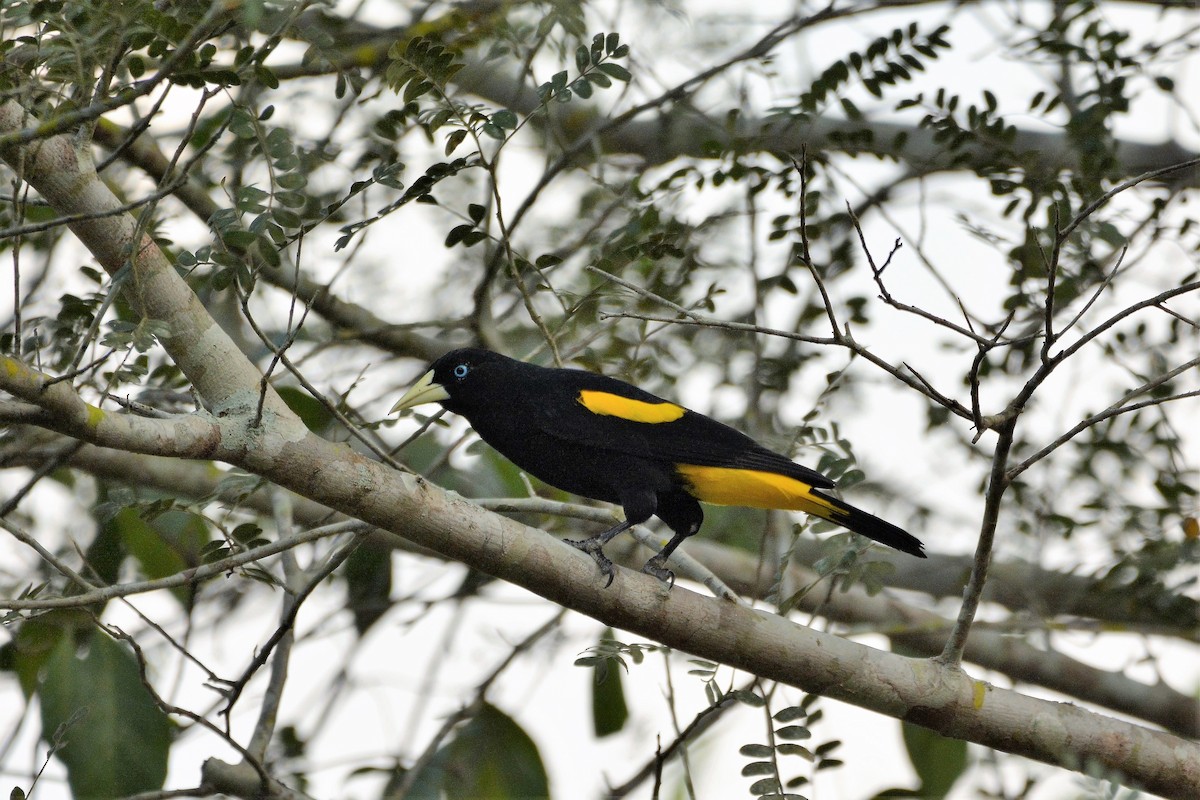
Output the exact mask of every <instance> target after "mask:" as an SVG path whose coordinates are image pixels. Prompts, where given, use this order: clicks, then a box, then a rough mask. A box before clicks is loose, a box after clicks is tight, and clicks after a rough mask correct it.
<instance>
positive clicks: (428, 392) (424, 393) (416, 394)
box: [388, 370, 450, 414]
mask: <svg viewBox="0 0 1200 800" xmlns="http://www.w3.org/2000/svg"><path fill="white" fill-rule="evenodd" d="M449 399H450V393H449V392H447V391H446V387H444V386H442V385H441V384H440V383H434V382H433V370H429V372H426V373H425V374H424V375H422V376H421V380H419V381H417V382H416V383H414V384H413V386H412V388H411V389H409V390H408V391H407V392H405V393H404V395H403V396H402V397H401V398H400V399H399V400H397V401H396V405H394V406H392V410H391V411H389V412H388V413H389V414H395V413H396V412H397V411H403V410H404V409H406V408H412V407H413V406H419V405H424V404H425V403H436V402H438V401H440V400H449Z"/></svg>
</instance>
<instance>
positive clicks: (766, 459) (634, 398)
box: [535, 371, 834, 488]
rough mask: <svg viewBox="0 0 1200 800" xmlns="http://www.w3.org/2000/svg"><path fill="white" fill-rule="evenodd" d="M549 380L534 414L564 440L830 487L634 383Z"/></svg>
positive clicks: (577, 376)
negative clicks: (545, 397) (551, 382)
mask: <svg viewBox="0 0 1200 800" xmlns="http://www.w3.org/2000/svg"><path fill="white" fill-rule="evenodd" d="M562 377H564V378H568V379H569V380H560V381H556V384H557V385H555V386H553V387H549V391H550V398H549V399H548V400H547V401H546V402H543V403H540V404H539V407H540V410H539V412H538V413H537V414H536V415H535V416H536V419H537V425H538V427H539V428H540V429H541V431H542V432H543V433H545V434H547V435H549V436H552V437H554V438H557V439H559V440H560V441H565V442H570V443H572V444H579V445H584V446H587V447H592V448H596V449H598V450H602V451H604V450H606V451H610V452H616V453H622V454H625V455H633V456H638V457H641V458H647V459H653V460H657V461H666V462H669V463H672V464H694V465H697V466H703V467H727V468H732V469H745V470H758V471H762V472H772V473H777V474H781V475H787V476H788V477H791V478H795V479H797V480H800V481H803V482H805V483H807V484H810V485H811V486H813V487H815V488H830V487H832V486H833V485H834V483H833V481H831V480H830V479H829V478H826V477H825V476H824V475H822V474H821V473H819V472H817V471H815V470H812V469H809V468H808V467H805V466H802V465H800V464H797V463H796V462H794V461H792V460H791V459H790V458H787V457H786V456H783V455H780V454H779V453H775V452H773V451H771V450H768V449H767V448H766V447H763V446H762V445H760V444H758V443H757V442H755V441H754V440H753V439H751V438H750V437H749V436H747V435H745V434H744V433H742V432H741V431H738V430H735V429H734V428H731V427H729V426H728V425H725V424H723V423H721V422H718V421H716V420H714V419H711V418H709V417H706V416H704V415H703V414H699V413H696V412H695V411H690V410H688V409H686V408H684V407H682V406H679V405H676V404H674V403H671V402H668V401H666V400H663V399H662V398H660V397H656V396H655V395H652V394H650V393H649V392H646V391H643V390H641V389H638V388H637V387H635V386H631V385H630V384H627V383H624V382H622V381H618V380H616V379H613V378H607V377H605V376H602V375H593V374H591V373H584V372H574V371H572V372H570V373H568V374H567V375H566V376H562Z"/></svg>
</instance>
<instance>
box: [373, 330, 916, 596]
mask: <svg viewBox="0 0 1200 800" xmlns="http://www.w3.org/2000/svg"><path fill="white" fill-rule="evenodd" d="M435 402H436V403H441V404H442V406H443V407H444V408H445V409H446V410H448V411H453V412H454V413H456V414H461V415H462V416H464V417H466V418H467V421H468V422H470V423H471V427H473V428H474V429H475V432H476V433H478V434H479V436H480V437H481V438H482V439H483V440H484V441H485V442H487V443H488V444H490V445H491V446H492V447H494V448H495V449H496V450H498V451H499V452H500V454H501V455H503V456H504V457H505V458H507V459H509V460H510V461H512V462H513V463H514V464H516V465H517V466H518V467H520V468H521V469H523V470H525V471H526V472H528V473H529V474H530V475H533V476H535V477H537V478H538V479H539V480H542V481H544V482H546V483H548V484H550V485H551V486H556V487H558V488H559V489H562V490H563V491H566V492H571V493H572V494H578V495H582V496H584V497H591V498H593V499H595V500H603V501H605V502H609V503H618V504H620V505H621V506H622V507H623V508H624V509H625V521H624V522H622V523H620V524H619V525H614V526H613V527H611V528H609V529H608V530H606V531H604V532H602V533H600V534H597V535H596V536H593V537H591V538H590V539H584V540H583V541H570V540H568V544H571V545H574V546H575V547H578V548H579V549H580V550H583V551H584V552H586V553H589V554H590V555H591V556H592V558H593V559H595V561H596V564H597V565H598V566H599V567H600V569H601V571H603V572H604V574H605V575H606V576H608V584H607V585H611V584H612V580H613V566H612V562H611V561H609V559H608V558H607V557H606V556H605V555H604V551H603V547H604V545H605V544H606V543H607V542H608V541H609V540H611V539H612V538H613V537H614V536H616V535H617V534H619V533H620V532H621V531H624V530H628V529H629V528H631V527H633V526H634V525H638V524H640V523H643V522H645V521H646V520H648V519H649V518H650V517H651V516H654V515H657V516H658V518H659V519H661V520H662V521H663V522H665V523H667V526H668V527H670V529H671V530H672V531H674V534H675V535H674V536H673V537H672V538H671V540H670V541H669V542H667V544H666V545H665V546H664V547H663V548H662V550H660V551H659V552H658V554H657V555H655V556H654V557H653V558H651V559H650V560H649V561H647V562H646V566H644V567H643V568H642V571H643V572H647V573H649V574H651V575H654V576H655V577H657V578H658V579H659V580H662V581H665V582H667V583H668V584H669V583H672V582H673V581H674V578H675V576H674V574H673V573H672V572H671V571H670V570H668V569H667V568H666V562H667V558H668V557H670V555H671V553H672V552H674V550H675V548H676V547H678V546H679V545H680V543H681V542H682V541H683V540H684V539H686V538H687V537H689V536H691V535H692V534H694V533H696V531H698V530H700V524H701V523H702V522H703V521H704V512H703V511H702V510H701V508H700V503H699V502H697V501H701V500H702V501H704V502H706V503H713V504H716V505H724V506H752V507H754V508H776V509H789V510H796V511H804V512H805V513H808V514H811V515H813V516H816V517H820V518H821V519H824V520H828V521H830V522H835V523H837V524H838V525H841V526H843V527H845V528H849V529H850V530H852V531H854V532H855V533H860V534H862V535H863V536H866V537H867V538H869V539H874V540H875V541H877V542H881V543H883V544H886V545H887V546H889V547H894V548H896V549H897V550H901V551H903V552H905V553H909V554H911V555H914V556H918V557H919V558H924V557H925V553H924V552H923V550H922V545H921V542H920V541H919V540H917V539H916V537H914V536H912V535H910V534H908V533H906V532H905V531H903V530H901V529H900V528H898V527H896V526H895V525H893V524H891V523H890V522H885V521H884V520H881V519H879V518H878V517H875V516H872V515H871V514H868V513H867V512H865V511H861V510H859V509H857V508H855V507H854V506H851V505H848V504H847V503H844V502H842V501H841V500H839V499H837V498H836V497H832V496H830V495H828V494H825V493H823V492H821V491H819V490H820V489H831V488H833V485H834V484H833V481H831V480H830V479H829V478H826V477H825V476H824V475H822V474H821V473H819V472H816V471H814V470H811V469H809V468H808V467H802V466H800V465H799V464H797V463H795V462H793V461H792V460H791V459H789V458H787V457H785V456H782V455H779V454H778V453H774V452H772V451H770V450H768V449H767V448H765V447H763V446H762V445H760V444H758V443H757V442H755V441H754V440H753V439H751V438H750V437H748V436H746V435H745V434H743V433H740V432H739V431H736V430H734V429H733V428H730V427H729V426H728V425H724V424H722V423H720V422H717V421H716V420H714V419H710V418H708V417H706V416H704V415H703V414H697V413H696V412H695V411H689V410H688V409H686V408H684V407H682V406H678V405H675V404H674V403H671V402H668V401H666V400H663V399H662V398H661V397H655V396H654V395H652V394H650V393H649V392H644V391H642V390H641V389H639V388H637V387H636V386H631V385H629V384H628V383H624V382H623V381H619V380H616V379H615V378H609V377H606V376H604V375H596V374H594V373H591V372H584V371H583V370H578V369H552V368H548V367H539V366H535V365H533V364H526V363H524V362H521V361H516V360H514V359H511V358H508V357H507V356H502V355H500V354H498V353H493V352H491V351H489V350H480V349H476V348H464V349H462V350H455V351H453V352H451V353H447V354H446V355H444V356H442V357H441V358H439V359H438V360H437V361H435V362H433V364H432V365H431V367H430V369H429V371H428V372H427V373H425V375H424V376H423V377H422V378H421V379H420V380H419V381H417V383H416V385H414V386H413V387H412V388H411V389H409V390H408V391H407V392H406V393H405V394H404V396H403V397H401V398H400V400H399V401H397V403H396V405H395V406H393V407H392V412H391V413H395V412H396V411H400V410H403V409H406V408H412V407H413V406H418V405H421V404H423V403H435Z"/></svg>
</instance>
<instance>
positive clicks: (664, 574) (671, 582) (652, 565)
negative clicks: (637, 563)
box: [642, 556, 675, 589]
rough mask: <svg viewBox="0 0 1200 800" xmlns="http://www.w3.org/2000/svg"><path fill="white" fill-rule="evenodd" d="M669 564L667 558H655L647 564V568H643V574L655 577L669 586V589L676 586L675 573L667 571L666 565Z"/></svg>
mask: <svg viewBox="0 0 1200 800" xmlns="http://www.w3.org/2000/svg"><path fill="white" fill-rule="evenodd" d="M666 563H667V560H666V559H665V558H660V557H659V556H655V557H654V558H652V559H650V560H649V561H647V562H646V566H644V567H642V572H644V573H646V574H647V575H653V576H654V577H656V578H658V579H659V580H660V581H662V582H663V583H665V584H666V585H667V588H668V589H671V588H672V587H674V586H675V573H674V572H671V570H669V569H667V568H666V567H665V566H663V565H664V564H666Z"/></svg>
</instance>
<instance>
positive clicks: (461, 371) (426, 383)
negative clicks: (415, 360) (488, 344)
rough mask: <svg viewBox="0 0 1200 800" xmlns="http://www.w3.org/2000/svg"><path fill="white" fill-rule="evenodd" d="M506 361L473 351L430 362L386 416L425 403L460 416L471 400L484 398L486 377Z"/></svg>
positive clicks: (489, 354)
mask: <svg viewBox="0 0 1200 800" xmlns="http://www.w3.org/2000/svg"><path fill="white" fill-rule="evenodd" d="M509 361H510V359H508V358H505V357H504V356H502V355H500V354H498V353H493V352H492V351H490V350H481V349H479V348H475V347H464V348H462V349H461V350H453V351H451V352H449V353H447V354H446V355H444V356H442V357H441V358H439V359H438V360H437V361H434V362H433V364H431V365H430V367H429V371H428V372H426V373H425V374H424V375H422V376H421V379H420V380H418V381H417V382H416V383H415V384H413V386H412V388H411V389H409V390H408V391H407V392H405V393H404V396H403V397H401V398H400V399H399V400H397V401H396V405H394V406H392V410H391V411H390V412H388V413H390V414H394V413H396V412H397V411H403V410H404V409H406V408H413V407H414V406H419V405H424V404H425V403H441V404H442V406H443V407H444V408H446V409H447V410H448V411H454V412H461V411H462V410H463V409H464V408H467V407H469V406H470V405H471V404H472V403H471V398H472V397H475V396H482V395H484V394H485V393H484V392H481V391H480V390H481V389H482V388H483V386H484V385H485V384H486V382H487V376H488V373H489V372H494V371H495V370H496V368H497V367H501V366H502V365H503V364H505V363H507V362H509Z"/></svg>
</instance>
